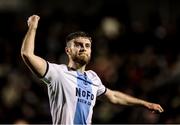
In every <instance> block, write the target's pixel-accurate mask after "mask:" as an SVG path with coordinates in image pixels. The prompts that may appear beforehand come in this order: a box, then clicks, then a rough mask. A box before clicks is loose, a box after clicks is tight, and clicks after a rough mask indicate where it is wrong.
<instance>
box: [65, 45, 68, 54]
mask: <svg viewBox="0 0 180 125" xmlns="http://www.w3.org/2000/svg"><path fill="white" fill-rule="evenodd" d="M65 52H66V54H67V55H69V48H68V47H65Z"/></svg>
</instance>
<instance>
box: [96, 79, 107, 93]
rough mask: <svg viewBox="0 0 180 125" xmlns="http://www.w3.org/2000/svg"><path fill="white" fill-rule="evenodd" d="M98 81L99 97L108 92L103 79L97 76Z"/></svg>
mask: <svg viewBox="0 0 180 125" xmlns="http://www.w3.org/2000/svg"><path fill="white" fill-rule="evenodd" d="M97 79H98V81H99V86H98V91H97V96H100V95H103V94H104V93H105V92H106V87H105V86H104V85H103V84H102V81H101V79H100V78H99V77H98V76H97Z"/></svg>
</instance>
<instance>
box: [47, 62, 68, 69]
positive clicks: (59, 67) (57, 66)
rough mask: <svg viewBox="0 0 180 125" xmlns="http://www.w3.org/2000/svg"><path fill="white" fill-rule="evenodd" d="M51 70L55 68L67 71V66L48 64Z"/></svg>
mask: <svg viewBox="0 0 180 125" xmlns="http://www.w3.org/2000/svg"><path fill="white" fill-rule="evenodd" d="M48 66H49V68H53V69H55V70H67V66H66V65H65V64H56V63H51V62H48Z"/></svg>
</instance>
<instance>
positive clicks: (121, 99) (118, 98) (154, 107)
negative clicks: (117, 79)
mask: <svg viewBox="0 0 180 125" xmlns="http://www.w3.org/2000/svg"><path fill="white" fill-rule="evenodd" d="M103 99H105V100H107V101H109V102H111V103H113V104H120V105H139V106H144V107H146V108H148V109H149V110H150V111H152V112H159V113H161V112H163V111H164V110H163V108H162V107H161V106H160V105H159V104H155V103H151V102H148V101H145V100H142V99H138V98H135V97H132V96H130V95H127V94H125V93H122V92H119V91H113V90H110V89H107V91H106V93H105V94H104V96H103Z"/></svg>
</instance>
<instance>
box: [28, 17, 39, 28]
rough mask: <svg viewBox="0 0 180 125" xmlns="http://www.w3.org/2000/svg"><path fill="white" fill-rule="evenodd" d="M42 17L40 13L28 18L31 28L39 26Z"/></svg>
mask: <svg viewBox="0 0 180 125" xmlns="http://www.w3.org/2000/svg"><path fill="white" fill-rule="evenodd" d="M39 19H40V17H39V16H38V15H32V16H30V17H29V18H28V21H27V23H28V27H29V28H33V29H37V27H38V21H39Z"/></svg>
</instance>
